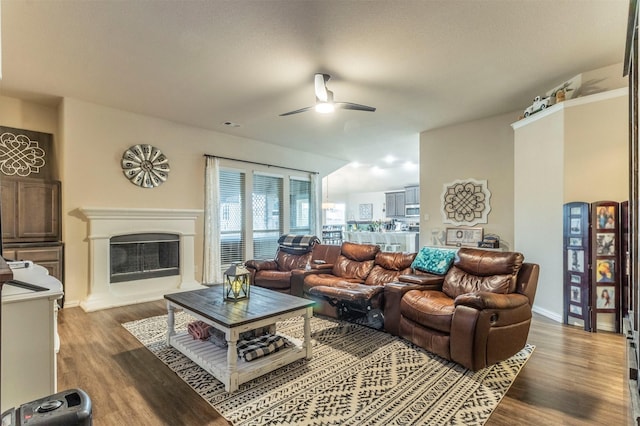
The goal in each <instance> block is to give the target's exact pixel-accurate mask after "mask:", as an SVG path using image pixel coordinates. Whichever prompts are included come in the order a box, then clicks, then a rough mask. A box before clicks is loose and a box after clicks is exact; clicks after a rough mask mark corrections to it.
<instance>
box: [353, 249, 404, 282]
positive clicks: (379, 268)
mask: <svg viewBox="0 0 640 426" xmlns="http://www.w3.org/2000/svg"><path fill="white" fill-rule="evenodd" d="M414 258H415V253H389V252H380V253H378V254H377V255H376V259H375V264H374V266H373V269H372V270H371V272H369V275H368V276H367V279H366V280H365V284H366V285H385V284H386V283H390V282H394V281H398V277H399V276H400V275H403V274H409V273H411V262H412V261H413V259H414Z"/></svg>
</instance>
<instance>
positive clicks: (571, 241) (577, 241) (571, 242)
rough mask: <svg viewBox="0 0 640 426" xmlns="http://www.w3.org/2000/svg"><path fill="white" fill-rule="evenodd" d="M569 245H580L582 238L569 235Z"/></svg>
mask: <svg viewBox="0 0 640 426" xmlns="http://www.w3.org/2000/svg"><path fill="white" fill-rule="evenodd" d="M569 245H570V246H577V247H582V238H581V237H570V238H569Z"/></svg>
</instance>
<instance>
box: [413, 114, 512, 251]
mask: <svg viewBox="0 0 640 426" xmlns="http://www.w3.org/2000/svg"><path fill="white" fill-rule="evenodd" d="M517 116H518V112H513V113H508V114H502V115H498V116H494V117H489V118H486V119H482V120H476V121H471V122H467V123H461V124H456V125H453V126H448V127H443V128H439V129H435V130H430V131H426V132H422V133H421V134H420V211H421V214H422V216H421V218H420V244H421V245H427V244H432V241H431V233H432V232H438V231H440V230H444V229H445V228H447V227H453V225H451V224H445V223H443V218H442V214H441V205H442V203H441V195H442V190H443V185H444V184H445V183H450V182H453V181H454V180H457V179H467V178H473V179H477V180H487V186H488V188H489V191H491V200H490V204H491V212H490V213H489V216H488V223H484V224H478V225H476V226H481V227H483V228H484V232H485V234H487V233H490V234H497V235H499V236H500V237H501V239H502V240H503V243H505V244H508V245H509V246H511V245H512V244H513V235H514V234H513V178H512V177H513V167H514V165H513V130H512V129H511V127H510V124H511V123H512V122H513V120H514V119H515V118H516V117H517Z"/></svg>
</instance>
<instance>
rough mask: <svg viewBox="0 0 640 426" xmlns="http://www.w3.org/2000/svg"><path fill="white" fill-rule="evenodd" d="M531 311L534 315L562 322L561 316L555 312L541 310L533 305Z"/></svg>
mask: <svg viewBox="0 0 640 426" xmlns="http://www.w3.org/2000/svg"><path fill="white" fill-rule="evenodd" d="M531 310H532V311H533V312H535V313H536V314H540V315H542V316H543V317H547V318H549V319H552V320H554V321H555V322H562V314H559V313H557V312H553V311H549V310H547V309H544V308H541V307H539V306H536V305H533V308H532V309H531Z"/></svg>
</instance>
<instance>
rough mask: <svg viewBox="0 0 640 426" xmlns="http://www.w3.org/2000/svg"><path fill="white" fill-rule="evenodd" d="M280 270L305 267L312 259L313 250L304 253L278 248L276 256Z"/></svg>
mask: <svg viewBox="0 0 640 426" xmlns="http://www.w3.org/2000/svg"><path fill="white" fill-rule="evenodd" d="M275 261H276V264H277V265H278V270H279V271H291V270H293V269H304V268H305V266H306V265H307V262H310V261H311V252H308V253H304V254H291V253H287V252H285V251H284V250H278V252H277V253H276V258H275Z"/></svg>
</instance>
